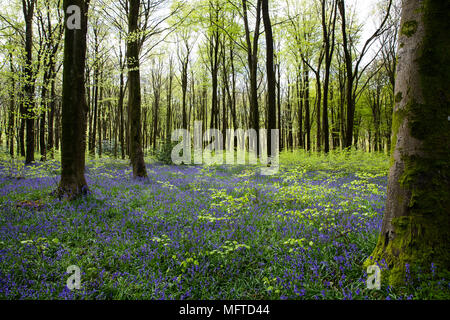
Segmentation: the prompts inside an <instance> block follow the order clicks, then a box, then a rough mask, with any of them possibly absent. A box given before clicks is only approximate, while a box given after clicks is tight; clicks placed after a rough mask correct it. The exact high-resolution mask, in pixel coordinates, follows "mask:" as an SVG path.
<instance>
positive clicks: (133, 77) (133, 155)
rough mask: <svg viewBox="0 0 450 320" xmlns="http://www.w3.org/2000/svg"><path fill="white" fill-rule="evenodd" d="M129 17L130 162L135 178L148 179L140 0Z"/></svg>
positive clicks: (135, 0)
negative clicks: (144, 125) (144, 147)
mask: <svg viewBox="0 0 450 320" xmlns="http://www.w3.org/2000/svg"><path fill="white" fill-rule="evenodd" d="M129 5H130V7H129V15H128V34H129V35H130V36H131V40H128V42H127V63H128V114H129V117H128V128H129V133H130V134H129V145H130V160H131V165H132V166H133V177H134V178H137V177H147V170H146V169H145V162H144V152H143V150H142V133H141V82H140V81H141V78H140V70H139V40H138V39H139V37H138V36H137V33H138V32H139V30H138V16H139V6H140V1H139V0H130V3H129Z"/></svg>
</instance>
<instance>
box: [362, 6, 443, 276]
mask: <svg viewBox="0 0 450 320" xmlns="http://www.w3.org/2000/svg"><path fill="white" fill-rule="evenodd" d="M448 12H450V2H448V1H431V0H425V1H419V0H405V1H403V8H402V22H401V34H400V38H399V43H400V46H399V51H398V56H399V58H398V65H397V79H396V83H395V91H396V95H395V101H396V105H395V109H394V115H393V125H392V137H393V138H392V151H393V152H392V154H391V164H392V165H391V168H390V172H389V185H388V198H387V205H386V211H385V214H384V218H383V224H382V229H381V234H380V236H379V239H378V243H377V246H376V248H375V250H374V252H373V253H372V256H371V259H370V258H369V259H368V260H367V261H366V262H365V264H366V265H370V264H373V261H381V260H382V259H384V260H385V261H386V263H387V265H388V266H389V269H390V270H389V273H388V281H389V284H391V285H401V284H402V283H403V280H404V275H405V270H406V266H405V265H406V264H409V265H410V266H411V267H410V268H411V270H414V268H415V267H421V268H422V272H424V271H425V272H426V271H429V270H430V265H431V263H434V264H435V265H436V268H437V270H441V271H447V272H448V270H449V267H450V255H449V254H448V253H449V252H450V232H449V231H450V214H449V212H450V193H449V190H450V162H449V159H450V148H449V144H448V142H449V141H450V121H448V116H449V107H448V106H449V105H450V96H449V95H448V93H449V92H450V86H449V85H450V56H449V54H448V52H449V51H450V38H449V37H448V34H447V32H446V31H447V30H449V29H450V20H449V19H448Z"/></svg>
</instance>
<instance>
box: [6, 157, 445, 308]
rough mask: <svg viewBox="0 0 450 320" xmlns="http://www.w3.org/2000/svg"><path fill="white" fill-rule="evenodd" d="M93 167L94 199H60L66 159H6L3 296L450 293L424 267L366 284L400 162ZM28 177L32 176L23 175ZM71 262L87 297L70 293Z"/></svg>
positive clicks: (98, 162) (110, 162) (102, 162)
mask: <svg viewBox="0 0 450 320" xmlns="http://www.w3.org/2000/svg"><path fill="white" fill-rule="evenodd" d="M146 162H147V170H148V173H149V179H148V180H145V181H133V180H132V179H131V168H130V167H129V166H128V163H127V161H121V160H115V159H111V158H102V159H98V158H97V159H89V160H88V162H87V171H86V177H87V181H88V184H89V188H90V194H89V195H88V196H86V197H84V198H81V199H78V200H76V201H73V202H71V203H69V202H66V201H64V200H58V199H55V198H53V197H52V196H51V195H50V193H51V191H52V190H54V189H55V188H56V185H57V183H58V181H59V170H60V169H59V162H58V161H55V160H54V161H48V162H47V163H36V164H34V165H32V166H28V167H20V162H17V163H16V164H15V165H14V166H13V165H12V164H11V163H9V162H8V161H7V160H6V159H3V160H2V161H1V162H0V299H36V298H39V299H442V298H443V299H448V298H449V297H450V294H449V282H448V280H447V279H448V278H442V277H441V276H440V273H439V270H434V269H433V267H432V266H430V270H423V272H421V273H419V274H421V275H422V278H421V279H417V280H414V281H413V280H411V279H409V278H405V285H404V287H401V288H396V289H393V288H389V287H388V286H387V285H386V284H385V283H383V282H382V288H381V290H369V289H367V288H366V279H367V274H366V273H365V270H363V269H362V267H361V265H362V262H363V261H364V260H365V259H366V258H367V257H368V256H369V255H370V253H371V252H372V250H373V248H374V246H375V243H376V240H377V236H378V232H379V229H380V226H381V220H382V215H383V211H384V204H385V200H386V185H387V172H388V162H389V160H388V158H387V157H386V156H385V155H383V154H367V153H363V152H356V151H353V152H336V153H331V154H330V155H328V156H325V155H320V154H314V153H312V154H308V153H305V152H301V151H295V152H286V153H282V154H281V156H280V163H281V168H280V170H279V172H278V173H277V174H275V175H273V176H261V175H259V173H258V172H259V170H258V166H255V165H253V166H250V165H248V166H242V165H240V166H237V165H236V166H227V165H215V166H199V165H189V166H169V165H161V164H158V163H156V162H155V161H152V160H151V159H146ZM18 178H20V179H18ZM71 265H77V266H78V267H79V268H80V269H81V289H80V290H73V291H71V290H69V289H68V288H67V286H66V283H67V279H68V278H69V276H70V275H69V274H67V272H66V270H67V268H68V267H69V266H71Z"/></svg>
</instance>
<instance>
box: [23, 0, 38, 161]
mask: <svg viewBox="0 0 450 320" xmlns="http://www.w3.org/2000/svg"><path fill="white" fill-rule="evenodd" d="M22 4H23V15H24V19H25V66H24V71H25V79H24V90H23V91H24V97H23V98H24V102H23V111H24V116H25V126H26V137H25V139H26V146H27V147H26V153H25V164H30V163H31V162H33V161H34V110H33V109H34V74H33V66H32V50H33V14H34V6H35V4H36V0H29V1H27V0H22Z"/></svg>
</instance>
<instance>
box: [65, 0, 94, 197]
mask: <svg viewBox="0 0 450 320" xmlns="http://www.w3.org/2000/svg"><path fill="white" fill-rule="evenodd" d="M70 5H77V6H78V7H79V8H80V12H81V29H73V30H69V29H68V28H67V25H66V26H65V36H64V65H63V66H64V71H63V93H62V96H63V97H62V120H61V123H62V135H61V167H62V170H61V181H60V183H59V187H58V190H57V194H58V196H59V197H67V198H69V199H73V198H76V197H78V196H79V195H81V194H86V193H87V190H88V189H87V183H86V179H85V177H84V169H85V151H86V115H87V111H88V106H87V104H86V97H85V86H84V69H85V60H86V34H87V12H88V7H89V0H64V2H63V7H64V12H67V7H68V6H70ZM64 21H67V14H66V17H65V19H64Z"/></svg>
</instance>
